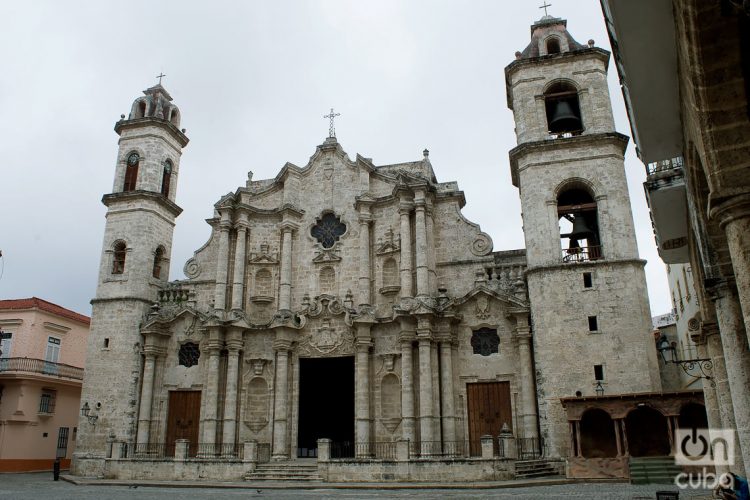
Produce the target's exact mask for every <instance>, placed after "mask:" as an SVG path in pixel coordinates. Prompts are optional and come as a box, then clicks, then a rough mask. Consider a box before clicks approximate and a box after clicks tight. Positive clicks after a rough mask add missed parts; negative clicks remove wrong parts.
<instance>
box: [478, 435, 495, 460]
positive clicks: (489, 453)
mask: <svg viewBox="0 0 750 500" xmlns="http://www.w3.org/2000/svg"><path fill="white" fill-rule="evenodd" d="M479 441H480V443H482V458H493V457H494V456H495V451H494V449H493V443H492V436H488V435H484V436H482V437H480V438H479Z"/></svg>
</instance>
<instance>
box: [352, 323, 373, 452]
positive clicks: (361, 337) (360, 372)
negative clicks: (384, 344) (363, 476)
mask: <svg viewBox="0 0 750 500" xmlns="http://www.w3.org/2000/svg"><path fill="white" fill-rule="evenodd" d="M371 346H372V340H371V339H370V325H369V324H358V325H357V341H356V351H357V355H356V358H355V363H356V367H355V372H356V377H355V388H354V418H355V423H356V424H355V428H354V431H355V438H354V441H355V444H356V447H355V448H356V455H357V457H358V458H359V457H367V456H369V455H370V446H369V445H370V347H371Z"/></svg>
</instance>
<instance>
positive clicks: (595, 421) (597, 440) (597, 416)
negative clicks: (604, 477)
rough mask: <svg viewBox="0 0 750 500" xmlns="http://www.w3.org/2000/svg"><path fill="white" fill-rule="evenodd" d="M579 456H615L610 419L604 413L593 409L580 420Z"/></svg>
mask: <svg viewBox="0 0 750 500" xmlns="http://www.w3.org/2000/svg"><path fill="white" fill-rule="evenodd" d="M581 454H582V455H583V456H584V457H585V458H605V457H616V456H617V438H616V437H615V426H614V423H613V422H612V417H610V416H609V413H607V412H606V411H604V410H602V409H599V408H593V409H591V410H586V412H585V413H584V414H583V417H582V418H581Z"/></svg>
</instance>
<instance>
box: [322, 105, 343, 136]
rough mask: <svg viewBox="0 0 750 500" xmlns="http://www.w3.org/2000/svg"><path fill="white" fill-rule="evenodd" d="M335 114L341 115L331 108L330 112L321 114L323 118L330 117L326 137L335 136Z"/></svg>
mask: <svg viewBox="0 0 750 500" xmlns="http://www.w3.org/2000/svg"><path fill="white" fill-rule="evenodd" d="M337 116H341V113H334V112H333V108H331V112H330V113H328V114H327V115H323V118H328V119H330V123H329V125H328V137H336V128H335V127H334V126H333V119H334V118H336V117H337Z"/></svg>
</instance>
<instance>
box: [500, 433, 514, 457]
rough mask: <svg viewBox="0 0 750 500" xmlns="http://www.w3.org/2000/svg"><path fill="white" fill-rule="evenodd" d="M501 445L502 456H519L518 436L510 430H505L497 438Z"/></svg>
mask: <svg viewBox="0 0 750 500" xmlns="http://www.w3.org/2000/svg"><path fill="white" fill-rule="evenodd" d="M497 441H498V445H499V447H500V458H507V459H516V458H518V456H517V455H518V454H517V451H518V450H517V448H516V438H515V437H514V436H513V433H512V432H510V431H506V430H503V431H501V432H500V435H499V436H498V438H497Z"/></svg>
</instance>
